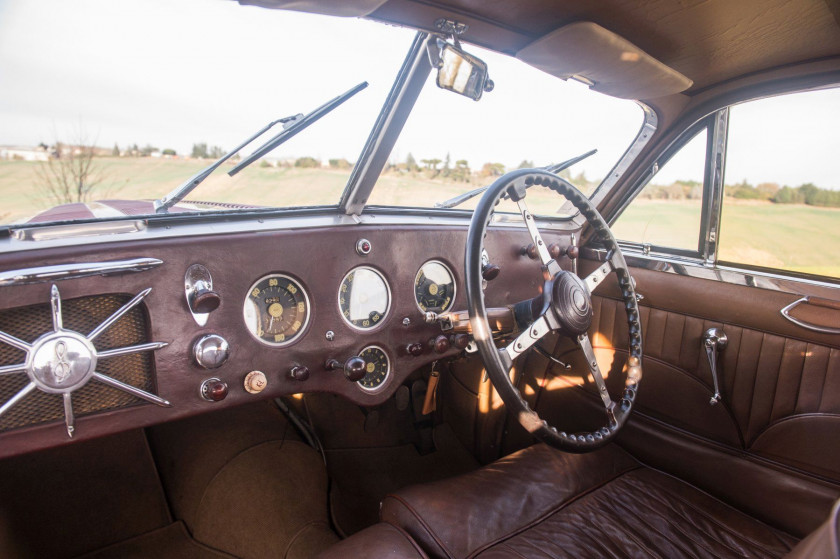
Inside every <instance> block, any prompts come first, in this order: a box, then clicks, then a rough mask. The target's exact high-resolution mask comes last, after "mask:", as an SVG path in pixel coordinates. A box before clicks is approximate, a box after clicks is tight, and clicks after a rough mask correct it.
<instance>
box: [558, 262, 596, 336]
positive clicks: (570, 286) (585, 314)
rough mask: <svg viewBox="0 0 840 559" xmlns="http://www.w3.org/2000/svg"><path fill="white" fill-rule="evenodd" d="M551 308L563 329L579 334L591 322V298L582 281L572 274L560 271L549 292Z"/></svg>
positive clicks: (567, 332) (569, 332)
mask: <svg viewBox="0 0 840 559" xmlns="http://www.w3.org/2000/svg"><path fill="white" fill-rule="evenodd" d="M551 302H552V305H551V306H552V309H553V311H554V314H555V316H556V317H557V320H558V321H559V322H560V325H561V327H562V328H563V331H564V332H565V333H566V334H568V335H570V336H579V335H580V334H583V333H584V332H586V331H587V330H589V326H590V324H592V298H591V297H590V295H589V291H588V290H587V289H586V285H584V283H583V281H581V279H580V278H578V277H577V276H576V275H574V274H570V273H568V272H563V273H561V274H560V275H559V276H558V277H557V278H556V279H555V280H554V285H553V287H552V293H551Z"/></svg>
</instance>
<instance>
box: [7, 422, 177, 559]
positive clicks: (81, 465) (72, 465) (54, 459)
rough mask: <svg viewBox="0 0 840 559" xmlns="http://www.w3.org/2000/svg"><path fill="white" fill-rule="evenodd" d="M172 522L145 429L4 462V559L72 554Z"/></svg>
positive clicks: (112, 542)
mask: <svg viewBox="0 0 840 559" xmlns="http://www.w3.org/2000/svg"><path fill="white" fill-rule="evenodd" d="M171 522H172V519H171V517H170V515H169V511H168V508H167V505H166V500H165V498H164V495H163V490H162V489H161V486H160V482H159V480H158V476H157V472H156V470H155V465H154V462H153V461H152V457H151V453H150V452H149V447H148V445H147V443H146V438H145V436H144V435H143V433H142V431H129V432H127V433H121V434H119V435H114V436H110V437H104V438H101V439H96V440H92V441H82V442H75V443H72V444H69V445H67V446H63V447H58V448H54V449H50V450H45V451H41V452H33V453H30V454H25V455H22V456H17V457H14V458H9V459H6V460H2V461H0V557H16V558H17V557H51V558H62V557H74V556H77V555H80V554H82V553H87V552H90V551H92V550H95V549H100V548H103V547H105V546H108V545H111V544H114V543H116V542H120V541H124V540H128V539H129V538H133V537H135V536H138V535H140V534H144V533H147V532H151V531H153V530H157V529H159V528H163V527H165V526H167V525H169V524H170V523H171Z"/></svg>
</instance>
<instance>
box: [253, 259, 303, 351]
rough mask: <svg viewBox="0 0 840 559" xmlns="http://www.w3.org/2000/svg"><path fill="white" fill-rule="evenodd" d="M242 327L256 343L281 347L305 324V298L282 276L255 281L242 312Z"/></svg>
mask: <svg viewBox="0 0 840 559" xmlns="http://www.w3.org/2000/svg"><path fill="white" fill-rule="evenodd" d="M242 314H243V316H244V318H245V325H246V326H247V327H248V331H249V332H250V333H251V335H252V336H254V337H255V338H256V339H257V340H259V341H261V342H262V343H264V344H268V345H271V346H276V347H282V346H285V345H289V344H291V343H292V342H294V341H295V340H296V339H298V338H299V337H300V336H301V335H302V334H303V332H304V330H306V326H307V324H308V323H309V296H308V295H307V294H306V291H305V290H304V289H303V287H301V285H300V284H299V283H298V282H297V281H295V280H294V279H292V278H291V277H289V276H287V275H284V274H271V275H269V276H265V277H264V278H261V279H259V280H257V282H256V283H254V285H252V286H251V288H250V289H249V290H248V296H247V297H246V298H245V304H244V306H243V308H242Z"/></svg>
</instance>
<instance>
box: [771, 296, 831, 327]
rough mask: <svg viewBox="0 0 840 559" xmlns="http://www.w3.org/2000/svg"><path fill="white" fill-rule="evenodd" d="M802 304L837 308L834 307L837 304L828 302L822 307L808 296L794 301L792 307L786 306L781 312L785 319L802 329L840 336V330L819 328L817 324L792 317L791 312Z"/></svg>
mask: <svg viewBox="0 0 840 559" xmlns="http://www.w3.org/2000/svg"><path fill="white" fill-rule="evenodd" d="M802 303H811V304H817V306H820V307H822V306H825V307H829V308H836V307H835V306H834V305H835V304H836V303H833V304H832V303H828V301H826V304H824V305H820V304H818V303H816V302H813V301H811V298H810V297H809V296H807V295H806V296H805V297H802V298H801V299H797V300H796V301H794V302H793V303H791V304H790V305H788V306H786V307H785V308H783V309H782V310H780V311H779V312H780V313H782V316H783V317H785V318H786V319H788V320H790V321H791V322H793V323H794V324H796V325H797V326H801V327H802V328H807V329H808V330H812V331H814V332H822V333H823V334H840V328H832V327H830V326H818V325H816V324H811V323H810V322H805V321H804V320H800V319H798V318H795V317H792V316H790V311H792V310H793V309H794V308H795V307H798V306H799V305H801V304H802Z"/></svg>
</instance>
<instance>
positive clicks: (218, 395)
mask: <svg viewBox="0 0 840 559" xmlns="http://www.w3.org/2000/svg"><path fill="white" fill-rule="evenodd" d="M199 394H201V397H202V398H204V399H205V400H207V401H208V402H221V401H222V400H224V399H225V398H226V397H227V395H228V385H227V383H226V382H224V381H222V379H220V378H216V377H213V378H209V379H207V380H205V381H204V382H202V383H201V387H200V389H199Z"/></svg>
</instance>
